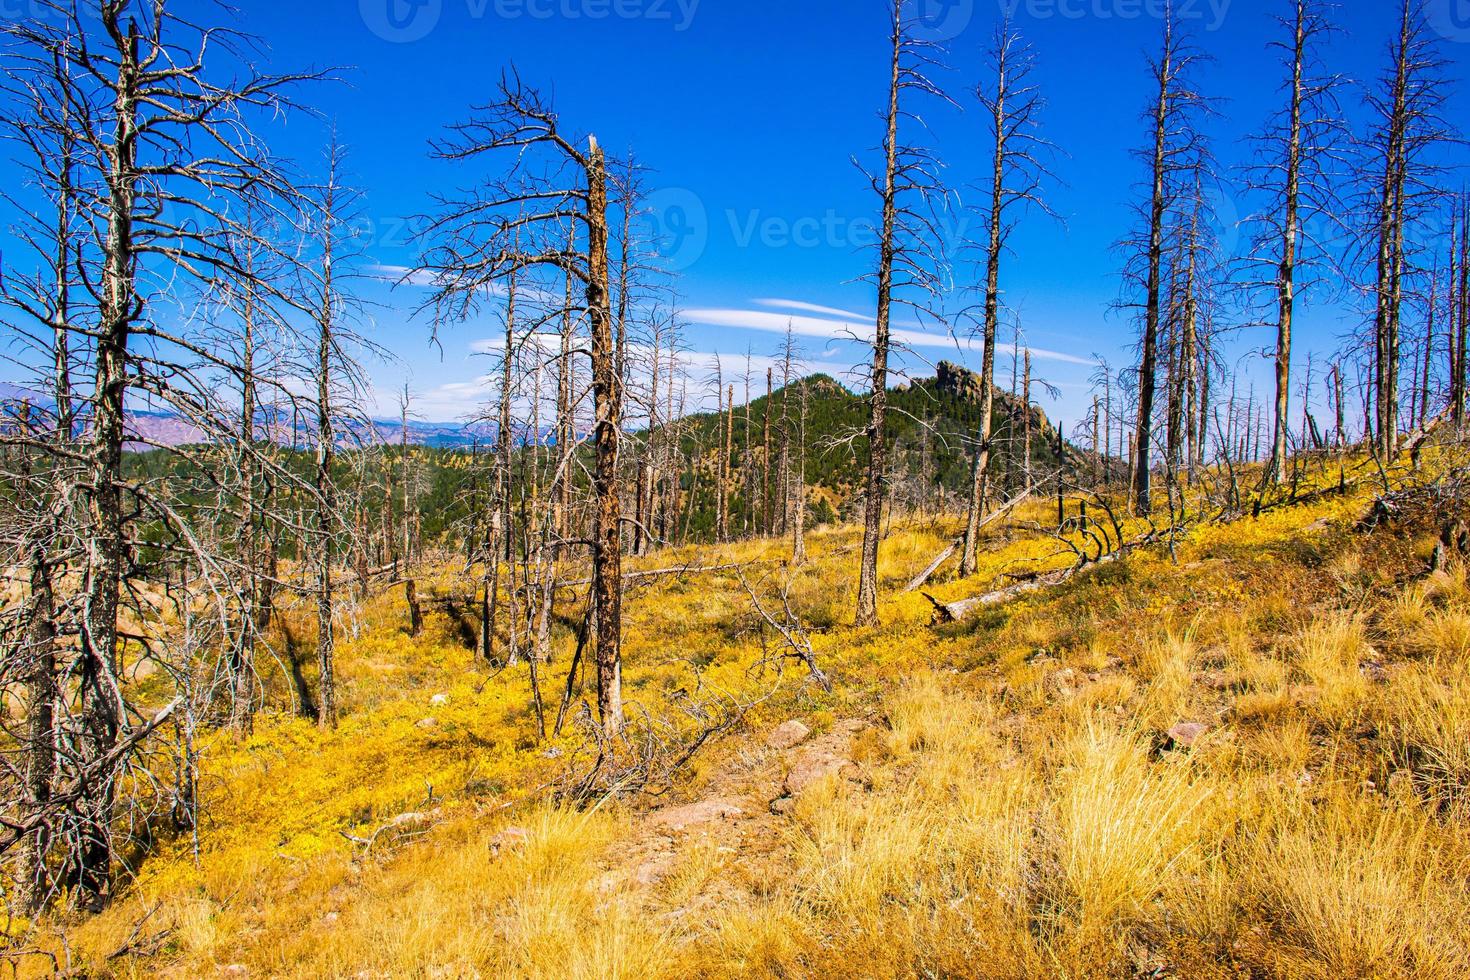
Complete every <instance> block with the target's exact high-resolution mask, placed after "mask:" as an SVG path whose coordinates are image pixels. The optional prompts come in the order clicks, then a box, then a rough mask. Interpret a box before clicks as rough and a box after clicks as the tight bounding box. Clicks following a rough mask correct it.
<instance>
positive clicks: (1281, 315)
mask: <svg viewBox="0 0 1470 980" xmlns="http://www.w3.org/2000/svg"><path fill="white" fill-rule="evenodd" d="M1292 39H1293V43H1292V52H1293V54H1292V68H1291V107H1290V109H1289V113H1290V117H1289V122H1288V127H1289V128H1288V132H1287V154H1286V187H1285V201H1286V214H1285V216H1284V218H1283V221H1284V224H1283V227H1282V235H1281V265H1280V267H1279V268H1278V270H1277V273H1276V292H1277V330H1276V424H1275V430H1274V438H1273V440H1272V446H1271V463H1270V465H1269V467H1268V468H1267V480H1268V481H1269V482H1271V483H1279V482H1281V480H1282V479H1283V478H1284V477H1285V475H1286V451H1287V446H1286V440H1287V426H1288V424H1289V423H1288V421H1287V413H1288V412H1289V411H1290V400H1291V387H1290V386H1291V328H1292V319H1293V315H1294V313H1295V309H1296V250H1297V234H1298V229H1297V226H1298V223H1299V217H1298V216H1299V214H1300V208H1301V166H1302V105H1303V98H1304V94H1305V88H1304V74H1305V71H1306V57H1307V0H1296V22H1295V27H1294V30H1293V32H1292Z"/></svg>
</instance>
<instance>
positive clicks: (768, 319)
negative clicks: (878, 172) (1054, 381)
mask: <svg viewBox="0 0 1470 980" xmlns="http://www.w3.org/2000/svg"><path fill="white" fill-rule="evenodd" d="M781 302H783V303H785V304H786V305H794V303H793V301H784V300H783V301H781ZM835 312H841V311H835ZM684 315H685V317H686V318H687V319H688V320H689V322H690V323H694V324H699V325H702V326H709V327H726V328H732V329H744V330H759V331H763V332H766V333H778V334H784V333H785V332H786V331H787V329H788V328H789V329H790V330H791V332H792V334H794V335H795V336H799V337H818V338H821V339H823V340H828V341H840V340H849V341H861V342H865V343H871V342H872V339H873V336H874V334H876V333H877V330H878V328H877V324H876V323H874V321H873V320H872V319H871V318H868V317H861V316H855V315H854V316H849V317H846V318H845V319H827V318H825V317H815V316H795V315H790V314H785V313H768V312H765V311H761V310H737V309H709V310H687V311H685V314H684ZM891 335H892V338H893V341H894V342H895V343H897V344H900V345H902V346H905V347H911V348H915V349H928V350H952V351H956V352H958V353H971V354H978V353H981V352H982V347H983V345H982V344H981V343H980V342H979V341H977V340H975V339H972V338H969V337H957V336H954V335H952V334H946V333H937V332H932V331H927V330H911V329H896V330H893V331H892V334H891ZM997 349H998V350H999V351H1002V352H1005V353H1007V354H1010V353H1012V352H1013V348H1012V347H1011V346H1010V345H1000V346H999V347H998V348H997ZM1030 350H1031V356H1032V357H1033V358H1035V359H1037V360H1041V361H1056V362H1059V363H1062V364H1081V365H1088V366H1091V365H1092V364H1093V361H1092V360H1090V359H1088V358H1083V357H1075V356H1073V355H1071V354H1065V353H1062V352H1061V351H1053V350H1046V349H1044V348H1038V347H1033V348H1031V349H1030Z"/></svg>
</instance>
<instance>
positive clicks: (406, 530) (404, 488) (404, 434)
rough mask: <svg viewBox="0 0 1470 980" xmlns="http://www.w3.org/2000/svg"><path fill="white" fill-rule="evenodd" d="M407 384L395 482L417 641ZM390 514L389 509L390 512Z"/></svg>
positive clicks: (419, 624)
mask: <svg viewBox="0 0 1470 980" xmlns="http://www.w3.org/2000/svg"><path fill="white" fill-rule="evenodd" d="M408 401H409V393H408V385H406V384H405V385H404V386H403V404H402V408H403V412H402V417H401V419H402V424H401V425H400V426H399V429H398V468H399V471H398V482H399V489H400V491H401V492H402V494H403V571H402V575H403V598H404V601H405V602H407V603H408V635H409V636H412V637H415V638H417V637H418V635H419V634H420V633H422V632H423V631H424V612H423V610H422V609H421V608H420V607H419V588H418V582H416V581H414V577H413V573H412V572H411V571H410V570H411V569H412V568H413V560H414V546H413V521H412V517H411V514H412V513H413V510H412V508H413V494H412V487H411V485H410V481H411V477H410V475H409V473H410V471H409V448H408ZM389 512H390V513H391V512H392V511H391V507H390V509H389Z"/></svg>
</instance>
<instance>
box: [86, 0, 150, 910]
mask: <svg viewBox="0 0 1470 980" xmlns="http://www.w3.org/2000/svg"><path fill="white" fill-rule="evenodd" d="M117 16H118V14H117V13H116V12H115V11H113V12H111V23H110V24H109V27H110V28H113V29H116V30H117V31H118V33H116V34H115V35H114V36H116V37H123V35H122V34H121V28H120V25H118V24H117V23H116V20H117ZM138 42H139V37H138V28H137V25H136V23H133V24H130V25H129V27H128V31H127V35H126V37H125V38H124V39H123V40H122V43H121V44H120V45H119V51H118V54H119V62H118V66H117V87H116V91H115V99H114V113H115V122H116V131H115V134H114V139H113V142H112V145H111V148H110V150H109V156H108V159H107V161H106V166H107V173H106V180H107V191H106V193H107V196H108V204H107V221H108V227H107V242H106V254H105V256H104V260H103V272H102V303H101V306H102V309H101V316H100V322H99V324H98V327H97V339H96V352H95V370H96V394H95V396H94V402H93V409H92V447H91V452H90V457H91V459H90V476H89V482H90V493H89V495H88V513H87V519H88V527H87V540H86V545H85V565H84V569H83V587H82V591H83V594H84V596H85V603H86V604H85V607H84V612H83V615H82V629H81V657H80V667H81V670H80V677H79V691H78V694H79V697H80V700H81V710H82V729H83V731H82V745H83V758H82V761H83V763H88V762H93V761H96V760H100V759H103V758H106V757H107V756H108V754H109V753H110V752H111V751H112V749H113V747H114V746H115V745H116V744H117V736H118V726H119V725H120V724H121V722H122V718H121V707H120V704H119V701H120V692H119V690H118V684H119V679H118V675H117V641H118V621H117V620H118V606H119V596H120V592H121V587H122V577H123V561H124V528H123V512H122V451H123V444H124V441H125V438H126V436H125V424H126V419H125V416H124V408H123V400H124V394H125V392H126V391H127V386H128V377H127V376H128V341H129V336H130V334H131V330H132V323H133V318H134V316H136V315H137V311H136V309H135V306H136V304H137V294H136V285H137V284H136V281H135V278H134V277H135V275H136V270H137V258H136V253H135V251H134V241H133V219H134V208H135V207H136V203H137V185H138V180H139V175H138V168H137V159H136V153H137V134H138V111H139V99H140V95H139V92H138V84H139V61H138ZM114 792H115V787H114V785H113V781H112V779H111V777H110V775H109V776H108V777H106V778H103V779H100V780H97V781H96V782H94V783H93V784H92V785H89V786H88V787H87V794H86V796H85V798H84V799H83V801H82V802H81V804H80V806H79V810H80V817H81V828H80V833H81V847H80V849H79V852H78V854H77V856H76V862H77V863H76V867H75V868H74V869H73V872H72V874H71V875H70V876H69V877H70V878H71V884H72V885H73V886H74V887H75V888H76V889H77V901H78V904H79V905H81V906H82V907H83V908H87V909H100V908H101V906H102V905H104V904H105V903H106V901H107V897H108V894H109V886H110V883H111V875H112V828H111V824H112V809H113V798H114Z"/></svg>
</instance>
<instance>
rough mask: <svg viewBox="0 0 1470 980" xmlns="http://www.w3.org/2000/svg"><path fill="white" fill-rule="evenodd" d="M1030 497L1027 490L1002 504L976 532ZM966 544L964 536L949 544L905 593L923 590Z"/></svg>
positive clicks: (980, 524)
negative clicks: (961, 546)
mask: <svg viewBox="0 0 1470 980" xmlns="http://www.w3.org/2000/svg"><path fill="white" fill-rule="evenodd" d="M1030 496H1031V491H1030V490H1027V491H1025V492H1023V493H1021V494H1019V495H1018V496H1016V497H1014V498H1012V499H1011V500H1010V501H1009V502H1008V503H1005V504H1002V505H1001V508H1000V509H999V510H997V511H996V512H995V513H993V514H991V515H990V516H989V517H987V518H985V520H983V521H981V522H980V523H979V525H978V526H977V527H976V528H975V530H976V531H977V532H979V531H983V530H985V528H987V527H989V526H990V525H991V524H993V523H995V522H996V521H998V520H1000V519H1001V518H1002V517H1004V516H1006V515H1007V514H1009V513H1010V512H1011V511H1013V510H1015V509H1016V508H1017V507H1018V506H1020V504H1021V503H1022V502H1023V501H1025V500H1026V498H1028V497H1030ZM964 543H965V536H964V535H963V534H962V535H960V536H959V537H957V538H955V539H954V540H953V541H951V542H950V544H949V547H948V548H945V549H944V550H943V551H941V552H940V553H939V557H938V558H935V559H934V560H933V561H932V562H930V563H929V567H928V568H926V569H924V570H923V571H922V572H920V573H919V574H918V577H917V578H915V579H914V580H913V581H912V582H910V583H909V584H908V587H907V588H905V589H904V590H903V591H904V592H905V593H909V592H917V591H918V590H919V589H922V588H923V587H924V583H926V582H928V581H929V580H930V579H931V578H933V577H934V573H935V572H937V571H939V569H940V568H941V567H942V566H943V565H944V563H945V562H947V561H949V560H950V558H952V557H954V553H955V552H956V551H959V550H960V545H962V544H964Z"/></svg>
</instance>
